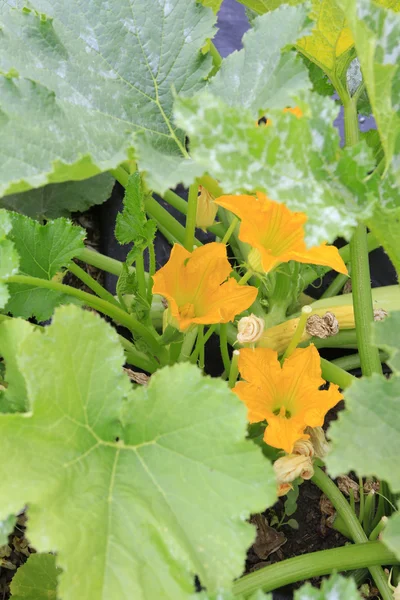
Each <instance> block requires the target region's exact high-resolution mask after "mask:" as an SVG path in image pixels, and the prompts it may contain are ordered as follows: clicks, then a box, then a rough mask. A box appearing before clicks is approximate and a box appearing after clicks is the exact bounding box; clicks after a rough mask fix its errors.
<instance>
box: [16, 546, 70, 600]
mask: <svg viewBox="0 0 400 600" xmlns="http://www.w3.org/2000/svg"><path fill="white" fill-rule="evenodd" d="M60 571H61V569H59V568H57V566H56V557H55V556H53V555H52V554H31V556H30V557H29V558H28V560H27V561H26V563H25V564H24V565H22V566H21V567H20V568H19V569H18V571H17V572H16V574H15V575H14V577H13V580H12V582H11V586H10V590H11V598H12V600H56V599H57V577H58V575H59V574H60Z"/></svg>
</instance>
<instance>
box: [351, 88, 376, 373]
mask: <svg viewBox="0 0 400 600" xmlns="http://www.w3.org/2000/svg"><path fill="white" fill-rule="evenodd" d="M343 106H344V132H345V140H346V146H353V145H354V144H357V142H358V141H359V129H358V118H357V102H355V101H354V100H353V99H351V98H346V99H345V102H344V104H343ZM350 265H351V281H352V291H353V306H354V319H355V324H356V332H357V344H358V351H359V353H360V357H361V369H362V373H363V375H366V376H369V375H372V373H382V367H381V362H380V360H379V351H378V348H377V347H376V346H373V345H372V344H371V339H372V323H373V321H374V310H373V306H372V297H371V276H370V272H369V257H368V244H367V228H366V227H365V225H363V224H360V225H358V226H357V228H356V230H355V232H354V234H353V237H352V239H351V242H350Z"/></svg>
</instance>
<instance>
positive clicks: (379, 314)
mask: <svg viewBox="0 0 400 600" xmlns="http://www.w3.org/2000/svg"><path fill="white" fill-rule="evenodd" d="M387 316H388V313H387V311H386V310H384V309H383V308H376V309H375V310H374V321H383V320H384V319H386V317H387Z"/></svg>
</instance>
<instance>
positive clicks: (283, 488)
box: [277, 483, 293, 498]
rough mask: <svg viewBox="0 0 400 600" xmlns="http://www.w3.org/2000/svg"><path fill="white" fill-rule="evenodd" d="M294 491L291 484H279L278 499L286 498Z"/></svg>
mask: <svg viewBox="0 0 400 600" xmlns="http://www.w3.org/2000/svg"><path fill="white" fill-rule="evenodd" d="M292 489H293V486H292V485H291V484H290V483H279V484H278V489H277V494H278V498H280V497H281V496H285V495H286V494H287V493H288V492H290V490H292Z"/></svg>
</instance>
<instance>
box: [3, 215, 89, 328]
mask: <svg viewBox="0 0 400 600" xmlns="http://www.w3.org/2000/svg"><path fill="white" fill-rule="evenodd" d="M10 216H11V223H12V229H11V231H10V233H9V234H8V237H9V239H10V240H11V241H12V242H13V243H14V245H15V248H16V249H17V251H18V254H19V256H20V267H19V272H20V274H22V275H30V276H32V277H39V278H41V279H47V280H50V279H52V278H53V277H54V276H55V275H56V274H57V273H58V272H59V271H60V269H61V268H62V267H66V266H67V265H68V263H69V261H70V260H71V259H72V258H73V257H74V256H76V255H77V254H78V253H79V251H80V250H81V249H82V248H83V238H84V236H85V232H84V230H83V229H81V228H80V227H76V226H74V225H72V223H71V222H70V221H68V220H67V219H64V218H60V219H57V220H55V221H49V222H48V223H47V224H46V225H41V224H40V223H38V222H37V221H33V220H32V219H30V218H29V217H25V216H23V215H19V214H17V213H10ZM8 289H9V293H10V299H9V301H8V303H7V305H6V307H5V311H6V312H10V313H11V314H13V315H14V316H15V317H24V318H25V319H27V318H29V317H31V316H34V317H36V318H37V319H38V320H39V321H46V320H47V319H49V318H50V317H51V315H52V313H53V310H54V308H55V306H58V305H59V304H61V303H63V302H73V301H74V300H73V299H72V297H70V296H66V295H65V294H60V293H59V292H54V291H53V290H47V289H44V288H39V287H34V286H32V285H25V284H24V285H21V284H19V283H10V284H9V285H8Z"/></svg>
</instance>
